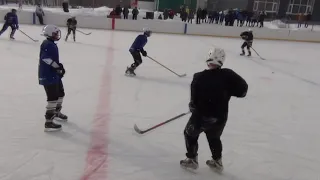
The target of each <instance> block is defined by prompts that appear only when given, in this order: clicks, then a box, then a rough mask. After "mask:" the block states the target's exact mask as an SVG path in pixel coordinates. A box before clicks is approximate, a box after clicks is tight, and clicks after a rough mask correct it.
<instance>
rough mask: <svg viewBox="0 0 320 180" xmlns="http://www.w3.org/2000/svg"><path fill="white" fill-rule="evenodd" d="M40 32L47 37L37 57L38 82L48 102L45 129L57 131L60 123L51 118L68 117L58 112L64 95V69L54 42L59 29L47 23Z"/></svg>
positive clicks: (65, 119) (64, 118) (58, 38)
mask: <svg viewBox="0 0 320 180" xmlns="http://www.w3.org/2000/svg"><path fill="white" fill-rule="evenodd" d="M42 32H43V35H44V36H45V37H47V39H46V40H44V41H43V42H42V44H41V48H40V59H39V84H40V85H43V86H44V90H45V92H46V95H47V102H48V104H47V106H46V114H45V119H46V122H45V131H57V130H60V129H61V125H60V124H56V123H54V122H53V120H54V119H55V120H61V121H67V119H68V117H67V116H66V115H64V114H62V113H61V112H60V111H61V109H62V102H63V97H64V96H65V93H64V88H63V83H62V80H61V79H62V77H63V76H64V74H65V69H64V67H63V65H62V64H61V63H60V61H59V50H58V46H57V44H56V43H55V42H56V41H59V40H60V38H61V31H60V29H59V28H58V27H57V26H55V25H47V26H45V27H44V28H43V31H42Z"/></svg>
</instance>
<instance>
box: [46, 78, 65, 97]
mask: <svg viewBox="0 0 320 180" xmlns="http://www.w3.org/2000/svg"><path fill="white" fill-rule="evenodd" d="M44 90H45V91H46V94H47V101H57V100H58V99H59V98H63V97H64V96H65V93H64V87H63V83H62V81H60V82H59V83H57V84H50V85H46V86H44Z"/></svg>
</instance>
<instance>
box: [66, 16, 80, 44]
mask: <svg viewBox="0 0 320 180" xmlns="http://www.w3.org/2000/svg"><path fill="white" fill-rule="evenodd" d="M77 24H78V22H77V20H76V17H72V18H69V19H68V20H67V27H68V33H67V36H66V39H65V41H67V40H68V37H69V35H70V34H71V31H72V34H73V41H74V42H75V41H76V29H77Z"/></svg>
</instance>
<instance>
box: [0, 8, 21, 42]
mask: <svg viewBox="0 0 320 180" xmlns="http://www.w3.org/2000/svg"><path fill="white" fill-rule="evenodd" d="M4 20H5V22H4V24H3V27H2V29H1V31H0V36H1V34H2V33H4V32H5V31H6V30H7V29H8V27H9V26H10V27H11V33H10V38H11V39H14V37H13V36H14V33H15V32H16V30H17V29H19V23H18V16H17V10H15V9H12V10H11V12H8V13H7V14H6V15H5V16H4Z"/></svg>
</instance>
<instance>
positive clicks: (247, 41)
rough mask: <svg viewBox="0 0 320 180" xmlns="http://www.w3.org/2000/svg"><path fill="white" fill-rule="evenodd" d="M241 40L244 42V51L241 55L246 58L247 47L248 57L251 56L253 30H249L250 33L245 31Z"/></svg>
mask: <svg viewBox="0 0 320 180" xmlns="http://www.w3.org/2000/svg"><path fill="white" fill-rule="evenodd" d="M240 36H241V38H242V39H243V40H244V42H243V44H242V46H241V49H242V53H241V54H240V55H241V56H244V55H245V54H246V53H245V51H244V48H245V47H247V50H248V56H251V51H250V48H251V47H252V43H253V34H252V30H251V29H249V30H248V31H244V32H242V33H241V34H240Z"/></svg>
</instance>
